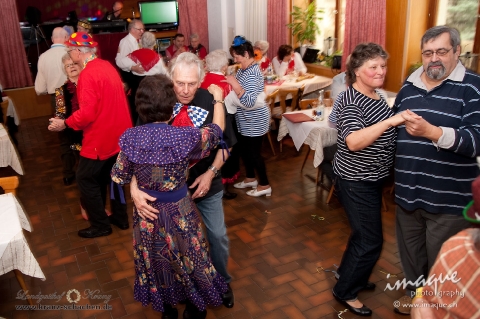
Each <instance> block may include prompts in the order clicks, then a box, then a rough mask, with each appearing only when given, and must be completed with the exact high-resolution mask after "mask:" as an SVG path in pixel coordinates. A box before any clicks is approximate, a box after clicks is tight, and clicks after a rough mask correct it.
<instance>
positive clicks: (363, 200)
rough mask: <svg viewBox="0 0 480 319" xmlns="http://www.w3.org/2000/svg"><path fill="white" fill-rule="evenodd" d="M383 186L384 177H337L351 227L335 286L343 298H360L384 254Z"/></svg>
mask: <svg viewBox="0 0 480 319" xmlns="http://www.w3.org/2000/svg"><path fill="white" fill-rule="evenodd" d="M382 188H383V179H382V180H379V181H375V182H370V181H349V180H345V179H341V178H339V177H338V176H336V177H335V189H336V190H337V191H338V193H339V199H340V202H341V203H342V205H343V207H344V209H345V213H346V214H347V217H348V221H349V222H350V227H351V233H350V238H349V239H348V243H347V248H346V250H345V252H344V254H343V258H342V262H341V263H340V267H339V268H338V273H339V275H340V278H339V280H338V282H337V284H336V285H335V287H333V290H334V292H335V295H337V296H338V297H339V298H340V299H343V300H354V299H356V298H357V294H358V292H359V291H360V290H361V289H362V288H363V287H365V285H366V284H367V281H368V277H370V274H371V273H372V270H373V266H375V263H376V262H377V260H378V258H379V257H380V253H381V251H382V245H383V234H382V215H381V208H382Z"/></svg>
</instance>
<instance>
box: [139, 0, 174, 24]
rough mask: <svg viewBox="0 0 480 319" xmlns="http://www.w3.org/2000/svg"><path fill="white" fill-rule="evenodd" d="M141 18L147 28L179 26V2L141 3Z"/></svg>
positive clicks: (168, 0)
mask: <svg viewBox="0 0 480 319" xmlns="http://www.w3.org/2000/svg"><path fill="white" fill-rule="evenodd" d="M138 7H139V8H140V16H141V18H142V22H143V24H144V25H145V26H146V27H151V28H155V27H160V28H169V27H177V26H178V2H177V1H175V0H163V1H149V2H139V3H138Z"/></svg>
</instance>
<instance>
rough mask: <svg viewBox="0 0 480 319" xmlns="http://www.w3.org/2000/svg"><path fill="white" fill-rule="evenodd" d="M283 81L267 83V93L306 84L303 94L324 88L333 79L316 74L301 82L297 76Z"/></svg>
mask: <svg viewBox="0 0 480 319" xmlns="http://www.w3.org/2000/svg"><path fill="white" fill-rule="evenodd" d="M279 83H281V84H280V85H278V84H268V85H265V93H267V95H268V94H270V93H272V92H273V91H275V90H277V89H286V88H301V87H302V86H304V85H305V89H304V90H303V94H308V93H311V92H314V91H318V90H320V89H323V88H325V87H327V86H329V85H330V84H332V79H331V78H327V77H325V76H319V75H316V76H314V77H313V78H311V79H307V80H303V81H300V82H296V81H295V78H292V77H286V80H284V81H283V82H279Z"/></svg>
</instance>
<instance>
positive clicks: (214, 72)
mask: <svg viewBox="0 0 480 319" xmlns="http://www.w3.org/2000/svg"><path fill="white" fill-rule="evenodd" d="M205 64H206V68H207V71H208V72H207V73H206V74H205V78H204V80H203V82H202V84H201V85H200V87H201V88H204V89H208V87H209V86H210V84H216V85H218V86H219V87H221V88H222V90H223V99H225V97H226V96H227V94H228V93H230V91H231V90H232V87H231V86H230V84H228V83H227V82H225V80H226V78H225V72H226V71H227V68H228V57H227V53H226V52H225V51H222V50H215V51H212V52H210V53H209V54H208V55H207V56H206V57H205ZM226 115H227V118H226V120H227V121H230V122H231V123H232V127H233V129H234V131H235V134H238V129H237V122H236V121H235V115H234V114H229V113H227V114H226ZM239 160H240V158H239V155H238V151H237V150H235V148H233V149H232V150H231V153H230V156H229V158H228V159H227V161H226V162H225V164H224V165H223V166H222V169H221V172H222V183H223V198H225V199H234V198H235V197H237V194H235V193H230V192H229V191H228V185H231V184H233V183H234V182H235V180H236V179H237V178H238V176H239V175H240V161H239Z"/></svg>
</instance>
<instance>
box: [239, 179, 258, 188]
mask: <svg viewBox="0 0 480 319" xmlns="http://www.w3.org/2000/svg"><path fill="white" fill-rule="evenodd" d="M257 185H258V182H257V180H254V181H253V182H248V183H245V182H244V181H241V182H240V183H236V184H233V187H235V188H247V187H252V188H255V187H257Z"/></svg>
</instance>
